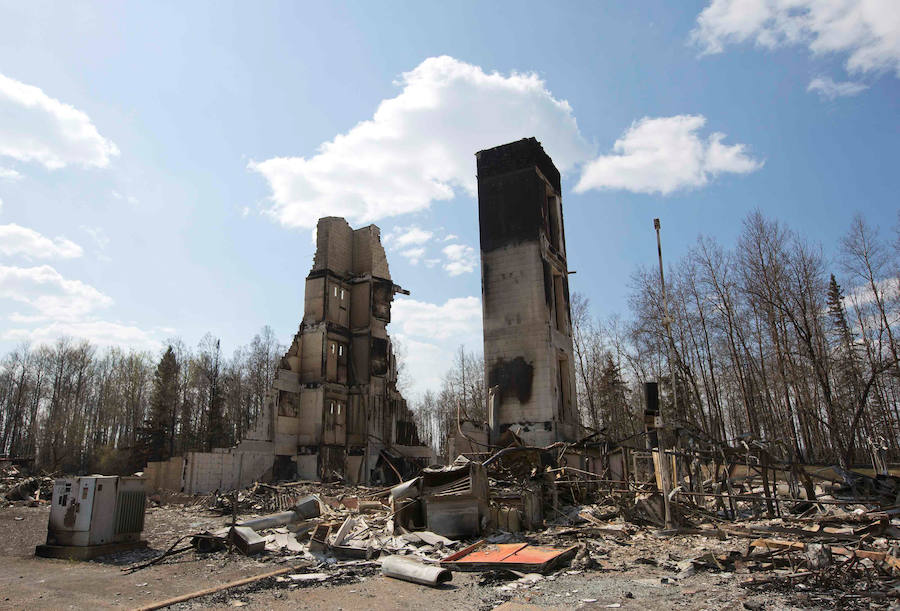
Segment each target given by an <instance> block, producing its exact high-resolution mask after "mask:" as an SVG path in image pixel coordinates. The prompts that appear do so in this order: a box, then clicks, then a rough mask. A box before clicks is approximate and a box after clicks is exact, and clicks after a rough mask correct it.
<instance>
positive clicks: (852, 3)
mask: <svg viewBox="0 0 900 611" xmlns="http://www.w3.org/2000/svg"><path fill="white" fill-rule="evenodd" d="M691 41H692V42H693V43H694V44H696V45H698V46H699V47H700V48H701V49H702V51H703V53H707V54H709V53H721V52H722V51H723V50H724V49H725V47H726V46H727V45H729V44H739V43H743V42H749V41H752V42H754V43H755V44H756V45H757V46H760V47H764V48H767V49H774V48H776V47H780V46H787V45H806V46H807V47H808V48H809V50H810V51H811V52H812V53H813V54H816V55H824V54H827V53H841V54H846V55H847V61H846V67H847V70H848V71H850V72H854V73H862V72H877V71H882V70H892V71H894V73H895V74H896V75H897V76H900V10H898V7H897V0H712V1H711V2H710V3H709V6H707V7H706V8H705V9H703V11H702V12H701V13H700V15H699V16H698V17H697V27H696V28H695V29H694V30H693V31H692V32H691Z"/></svg>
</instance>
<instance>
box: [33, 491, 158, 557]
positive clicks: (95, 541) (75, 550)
mask: <svg viewBox="0 0 900 611" xmlns="http://www.w3.org/2000/svg"><path fill="white" fill-rule="evenodd" d="M146 501H147V493H146V490H145V481H144V479H143V478H141V477H119V476H115V475H90V476H85V477H66V478H61V479H58V480H56V481H55V482H54V484H53V499H52V501H51V506H50V520H49V524H48V526H47V543H46V545H38V546H37V548H35V554H37V555H38V556H45V557H50V558H72V559H82V560H86V559H89V558H95V557H97V556H102V555H104V554H111V553H114V552H119V551H124V550H129V549H134V548H138V547H146V546H147V542H146V541H142V540H141V531H142V530H143V529H144V509H145V506H146Z"/></svg>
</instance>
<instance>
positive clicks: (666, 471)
mask: <svg viewBox="0 0 900 611" xmlns="http://www.w3.org/2000/svg"><path fill="white" fill-rule="evenodd" d="M653 228H654V229H655V230H656V252H657V254H658V255H659V286H660V288H661V289H662V301H663V319H662V324H663V326H664V327H665V328H666V338H667V339H668V340H669V341H668V342H667V343H666V359H667V360H668V361H669V382H670V384H671V388H672V406H673V407H677V405H678V390H677V384H676V383H675V368H674V366H673V365H672V346H673V345H674V343H673V341H672V317H671V316H669V299H668V297H667V295H666V279H665V276H664V275H663V260H662V242H661V241H660V238H659V228H660V225H659V219H653ZM659 420H660V421H659V435H658V437H657V438H658V440H659V466H660V469H659V470H660V476H661V477H660V479H661V480H662V487H663V491H662V493H663V506H664V507H665V511H666V529H670V528H672V508H671V505H670V499H669V491H670V490H671V489H672V486H671V483H670V479H669V478H670V477H671V472H670V466H671V465H670V463H669V458H668V457H667V456H666V447H667V446H668V444H667V443H666V441H667V440H668V435H667V434H666V431H665V419H664V418H663V402H662V401H660V402H659Z"/></svg>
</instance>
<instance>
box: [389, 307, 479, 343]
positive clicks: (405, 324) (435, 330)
mask: <svg viewBox="0 0 900 611" xmlns="http://www.w3.org/2000/svg"><path fill="white" fill-rule="evenodd" d="M391 328H392V329H396V330H397V331H398V332H399V333H402V334H403V335H406V336H407V337H417V338H419V339H432V340H433V339H438V340H443V339H451V338H455V337H467V336H471V335H473V334H480V333H481V300H480V299H478V298H477V297H453V298H452V299H448V300H447V301H446V302H445V303H444V304H443V305H438V304H436V303H429V302H427V301H418V300H416V299H410V298H403V297H401V298H398V299H396V300H395V301H394V304H393V306H392V307H391Z"/></svg>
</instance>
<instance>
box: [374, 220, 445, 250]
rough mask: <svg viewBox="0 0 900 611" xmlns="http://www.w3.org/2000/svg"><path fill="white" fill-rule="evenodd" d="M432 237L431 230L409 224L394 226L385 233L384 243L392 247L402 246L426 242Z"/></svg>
mask: <svg viewBox="0 0 900 611" xmlns="http://www.w3.org/2000/svg"><path fill="white" fill-rule="evenodd" d="M432 237H434V233H433V232H431V231H428V230H426V229H422V228H421V227H416V226H415V225H410V226H409V227H395V228H394V230H393V231H391V232H390V233H387V234H385V236H384V243H385V244H388V245H389V246H392V247H394V248H404V247H406V246H414V245H420V244H427V243H428V241H429V240H431V238H432Z"/></svg>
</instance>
